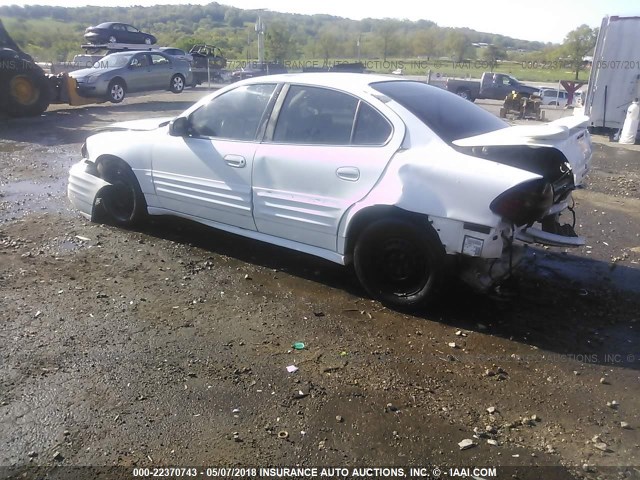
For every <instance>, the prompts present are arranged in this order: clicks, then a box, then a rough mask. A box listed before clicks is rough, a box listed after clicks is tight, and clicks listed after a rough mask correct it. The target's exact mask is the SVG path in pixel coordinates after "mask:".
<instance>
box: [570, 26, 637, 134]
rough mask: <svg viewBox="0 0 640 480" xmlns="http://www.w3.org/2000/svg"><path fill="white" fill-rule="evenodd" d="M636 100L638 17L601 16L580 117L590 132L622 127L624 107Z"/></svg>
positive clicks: (625, 108)
mask: <svg viewBox="0 0 640 480" xmlns="http://www.w3.org/2000/svg"><path fill="white" fill-rule="evenodd" d="M638 97H640V17H617V16H611V17H605V18H604V19H603V20H602V25H601V26H600V32H599V33H598V40H597V42H596V47H595V50H594V54H593V64H592V66H591V73H590V75H589V87H588V89H587V95H586V97H585V98H584V99H583V102H582V103H583V105H584V114H585V115H588V116H589V117H590V118H591V123H590V125H591V127H592V128H593V130H596V131H600V130H604V131H612V130H619V129H621V128H622V125H623V123H624V119H625V116H626V112H627V108H629V105H630V104H631V102H633V101H634V99H636V98H638Z"/></svg>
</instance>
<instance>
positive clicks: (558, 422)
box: [0, 89, 640, 479]
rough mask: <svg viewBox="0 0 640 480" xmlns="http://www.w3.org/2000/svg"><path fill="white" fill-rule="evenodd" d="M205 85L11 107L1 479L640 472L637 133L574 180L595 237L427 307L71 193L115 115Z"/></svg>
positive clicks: (269, 250) (1, 128) (580, 226)
mask: <svg viewBox="0 0 640 480" xmlns="http://www.w3.org/2000/svg"><path fill="white" fill-rule="evenodd" d="M204 93H206V92H205V90H204V89H197V90H195V91H188V92H185V93H183V94H182V95H172V94H153V95H141V96H137V97H133V98H129V99H127V100H126V101H125V103H123V104H121V105H110V104H104V105H98V106H87V107H80V108H70V107H64V106H60V107H55V108H52V109H51V110H50V111H48V112H47V113H46V114H45V115H44V116H42V117H39V118H36V119H20V120H6V119H5V120H2V119H0V286H1V289H2V297H1V299H0V307H2V308H1V309H0V322H1V325H2V328H1V329H0V340H1V341H0V441H1V442H2V444H3V445H4V448H2V449H0V478H61V479H64V478H81V477H82V475H86V478H132V477H133V468H134V467H148V468H154V467H162V466H182V467H187V466H189V467H191V466H192V467H195V468H197V473H198V475H200V474H202V475H205V476H206V475H207V474H209V475H211V476H213V474H214V473H217V474H218V475H217V476H231V475H222V474H221V472H220V471H217V472H214V471H208V472H207V471H206V467H240V468H242V467H266V466H289V467H293V466H301V467H310V466H319V467H322V466H333V467H336V466H340V467H345V468H349V475H350V476H353V472H352V471H351V469H353V468H354V467H372V466H386V467H397V468H403V469H404V470H403V473H404V474H405V475H408V474H409V468H410V467H427V468H428V470H427V471H428V472H432V471H433V468H434V467H435V466H438V467H440V468H441V470H442V475H443V476H445V477H452V478H455V477H456V473H460V472H459V471H458V472H456V471H454V470H449V469H453V468H461V467H473V466H483V467H496V468H497V478H519V479H540V478H544V479H569V478H594V479H595V478H602V479H613V478H640V474H639V471H640V470H639V469H640V467H639V466H640V434H639V429H640V417H639V412H640V396H639V395H638V391H639V390H638V387H639V380H640V375H639V372H640V350H639V349H638V344H639V343H638V340H639V339H640V338H639V337H640V335H639V328H640V327H639V324H638V319H639V318H640V317H639V314H638V312H639V311H640V301H639V300H638V293H639V292H640V268H639V262H640V238H639V237H640V230H639V228H638V226H639V225H640V192H639V191H638V185H639V183H638V180H639V175H640V152H638V151H637V149H633V148H627V149H625V148H620V147H618V146H612V145H610V144H608V142H607V141H606V139H602V138H596V139H595V140H596V141H597V143H596V148H595V157H594V163H593V171H592V172H591V173H590V175H589V177H588V185H587V187H586V188H585V189H582V190H579V191H577V192H576V195H575V197H576V212H577V216H578V218H577V230H578V231H579V233H581V234H583V235H585V236H586V237H587V238H588V245H587V246H585V247H582V248H579V249H575V250H568V251H565V250H563V249H554V248H551V249H542V248H530V249H529V251H528V254H527V257H526V260H525V264H524V266H523V268H522V270H521V271H520V273H519V274H518V280H519V282H518V284H519V290H518V293H517V294H516V295H515V296H514V297H513V298H510V299H508V300H507V299H504V298H493V297H490V296H478V295H475V294H473V293H471V292H470V291H468V290H467V289H466V288H465V287H463V286H461V285H457V284H454V285H452V286H451V287H450V289H449V290H448V291H447V292H446V293H445V294H444V296H443V297H442V298H441V299H440V301H439V302H438V304H437V305H435V306H434V307H432V308H430V309H429V310H428V311H424V312H421V313H420V314H417V315H406V314H402V313H398V312H396V311H392V310H388V309H386V308H384V307H383V306H382V305H380V304H379V303H378V302H375V301H372V300H370V299H369V298H367V296H366V294H365V293H364V292H363V291H362V290H361V288H360V287H359V286H358V283H357V281H356V280H355V275H354V274H353V272H352V271H350V270H349V269H344V268H341V267H339V266H337V265H333V264H331V263H327V262H324V261H321V260H318V259H315V258H311V257H308V256H305V255H302V254H299V253H295V252H291V251H287V250H284V249H280V248H277V247H274V246H269V245H264V244H260V243H257V242H254V241H250V240H247V239H243V238H238V237H235V236H233V235H230V234H225V233H221V232H217V231H214V230H211V229H207V228H203V227H200V226H197V225H194V224H192V223H189V222H185V221H178V220H175V219H168V218H159V219H156V220H153V221H152V222H150V223H149V224H148V225H146V226H144V227H143V228H141V229H139V230H135V231H132V230H125V229H119V228H114V227H112V226H108V225H101V224H92V223H90V222H88V221H86V220H85V219H84V218H82V217H80V216H79V215H78V213H77V212H76V211H74V210H73V209H72V208H71V206H70V205H69V203H68V201H67V199H66V176H67V172H68V169H69V167H70V166H71V165H72V164H73V163H75V162H76V161H78V160H79V159H80V153H79V151H80V144H81V143H82V142H83V141H84V139H85V138H86V136H88V135H89V134H90V133H91V131H92V130H94V129H96V128H99V127H100V126H103V125H106V124H109V123H112V122H114V121H122V120H129V119H135V118H143V117H152V116H167V115H172V114H177V113H179V112H180V111H182V110H183V109H185V108H186V107H187V106H188V105H189V104H190V103H191V102H193V101H195V100H197V99H198V98H199V97H200V96H202V95H203V94H204ZM481 106H484V107H485V108H488V109H489V110H491V111H493V110H496V108H497V104H493V103H492V102H484V103H481ZM496 111H497V110H496ZM554 114H557V115H560V114H562V112H557V113H554ZM548 116H549V115H548ZM294 342H304V344H305V347H304V349H302V350H296V349H294V348H293V347H292V344H293V343H294ZM291 365H295V366H296V367H297V368H298V370H297V371H295V372H293V373H289V372H288V371H287V367H288V366H291ZM466 439H468V440H470V441H472V445H471V448H468V449H461V447H460V446H459V442H462V441H464V440H466ZM78 466H95V467H100V468H99V469H98V470H90V469H88V468H85V469H76V470H74V469H73V467H78ZM107 467H117V468H114V469H113V470H108V469H107ZM533 467H535V468H533ZM165 473H166V472H165ZM235 473H247V472H246V471H238V472H235ZM249 473H250V472H249ZM356 473H357V472H356ZM361 473H363V476H365V477H367V478H373V477H375V476H376V475H375V473H376V472H371V471H369V472H361ZM387 473H388V472H387ZM396 473H397V470H396ZM414 473H415V472H414ZM170 477H171V476H170ZM478 477H480V478H484V477H482V476H480V475H478ZM431 478H435V477H433V476H432V477H431ZM486 478H489V477H488V476H487V477H486ZM492 478H495V477H492Z"/></svg>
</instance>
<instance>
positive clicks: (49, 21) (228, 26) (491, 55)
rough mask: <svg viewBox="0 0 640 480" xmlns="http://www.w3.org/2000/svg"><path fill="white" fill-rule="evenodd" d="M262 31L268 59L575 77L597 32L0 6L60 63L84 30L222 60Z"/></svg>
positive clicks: (247, 54)
mask: <svg viewBox="0 0 640 480" xmlns="http://www.w3.org/2000/svg"><path fill="white" fill-rule="evenodd" d="M258 17H261V19H262V21H263V22H264V24H265V25H266V35H265V47H266V57H267V59H268V60H270V61H280V62H282V61H285V60H296V59H303V58H307V59H309V58H311V59H325V60H326V61H329V59H353V60H357V59H382V60H387V59H389V58H442V57H446V58H448V59H451V60H454V61H458V62H460V61H464V60H473V59H480V60H483V61H485V62H486V63H487V64H488V65H490V66H491V67H492V68H491V69H493V68H495V66H496V65H497V63H498V61H499V60H503V59H509V60H515V61H518V62H527V61H528V62H532V61H538V62H539V61H558V60H559V59H563V60H568V61H570V62H572V63H571V67H572V68H574V69H575V70H576V72H577V71H579V70H580V68H582V66H581V65H582V57H583V56H584V55H587V54H588V53H589V51H590V49H592V48H593V44H594V43H595V38H596V34H597V30H594V29H591V28H590V27H588V26H586V25H582V26H580V27H578V28H577V29H576V30H574V31H573V32H571V33H570V34H568V35H567V38H566V39H565V42H564V43H563V44H562V45H557V44H552V43H543V42H531V41H527V40H519V39H514V38H511V37H507V36H504V35H498V34H492V33H484V32H477V31H475V30H471V29H468V28H448V27H440V26H438V25H437V24H435V23H434V22H431V21H429V20H418V21H409V20H396V19H371V18H367V19H364V20H350V19H346V18H341V17H336V16H332V15H299V14H290V13H279V12H273V11H269V10H242V9H238V8H235V7H230V6H227V5H221V4H218V3H210V4H208V5H156V6H153V7H142V6H134V7H97V6H86V7H54V6H45V5H27V6H24V7H20V6H16V5H9V6H0V18H2V19H3V21H4V24H5V27H6V28H7V30H8V31H9V33H10V34H11V36H12V37H13V38H14V40H16V42H17V43H18V44H19V45H20V46H21V47H22V48H23V49H24V50H25V51H27V52H28V53H30V54H31V55H33V56H34V57H35V58H36V59H37V60H39V61H65V60H70V59H71V58H72V57H73V56H74V55H75V54H77V53H82V52H81V49H80V45H81V44H82V43H83V42H84V39H83V34H84V30H85V28H86V27H88V26H91V25H96V24H98V23H102V22H106V21H119V22H123V23H129V24H132V25H134V26H136V27H137V28H139V29H141V30H143V31H145V32H148V33H152V34H153V35H155V36H156V37H157V38H158V44H159V45H166V46H175V47H178V48H183V49H186V50H188V49H189V48H190V47H191V46H192V45H194V44H198V43H207V44H212V45H216V46H217V47H219V48H220V49H221V50H222V51H223V53H224V54H225V56H226V57H227V58H229V59H237V60H245V59H246V60H250V59H255V58H257V55H258V51H257V49H258V47H257V43H258V42H257V35H256V32H255V28H254V26H255V22H256V21H257V19H258Z"/></svg>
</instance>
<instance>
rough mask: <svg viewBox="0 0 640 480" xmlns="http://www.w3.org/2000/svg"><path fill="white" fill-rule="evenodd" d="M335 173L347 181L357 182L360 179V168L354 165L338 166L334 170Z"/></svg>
mask: <svg viewBox="0 0 640 480" xmlns="http://www.w3.org/2000/svg"><path fill="white" fill-rule="evenodd" d="M336 175H337V176H338V178H341V179H342V180H347V181H348V182H357V181H358V180H359V179H360V170H359V169H358V168H356V167H340V168H338V169H337V170H336Z"/></svg>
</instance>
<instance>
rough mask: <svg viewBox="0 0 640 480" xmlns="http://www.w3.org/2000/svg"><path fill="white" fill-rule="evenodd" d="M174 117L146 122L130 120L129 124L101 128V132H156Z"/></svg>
mask: <svg viewBox="0 0 640 480" xmlns="http://www.w3.org/2000/svg"><path fill="white" fill-rule="evenodd" d="M171 120H173V117H162V118H146V119H144V120H129V121H127V122H118V123H113V124H111V125H108V126H107V127H104V128H101V129H100V130H99V132H105V131H110V132H113V131H123V130H135V131H149V130H155V129H156V128H159V127H164V126H166V125H167V124H168V123H169V122H170V121H171Z"/></svg>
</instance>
